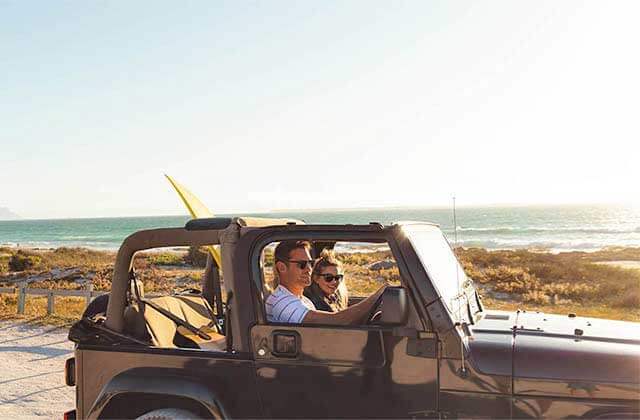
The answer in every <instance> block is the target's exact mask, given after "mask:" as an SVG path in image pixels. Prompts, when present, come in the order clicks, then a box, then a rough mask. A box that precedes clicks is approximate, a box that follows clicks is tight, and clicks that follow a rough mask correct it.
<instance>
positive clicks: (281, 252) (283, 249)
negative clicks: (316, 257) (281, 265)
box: [273, 240, 311, 264]
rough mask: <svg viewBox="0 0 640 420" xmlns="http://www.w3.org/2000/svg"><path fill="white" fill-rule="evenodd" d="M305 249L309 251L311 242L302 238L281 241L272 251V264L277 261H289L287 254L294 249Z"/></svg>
mask: <svg viewBox="0 0 640 420" xmlns="http://www.w3.org/2000/svg"><path fill="white" fill-rule="evenodd" d="M298 248H302V249H306V250H307V251H309V252H311V242H309V241H304V240H301V241H299V240H292V241H282V242H280V243H279V244H278V246H277V247H276V250H275V252H274V253H273V259H274V260H275V261H274V264H275V263H276V262H278V261H283V262H287V261H289V256H290V255H291V251H293V250H294V249H298Z"/></svg>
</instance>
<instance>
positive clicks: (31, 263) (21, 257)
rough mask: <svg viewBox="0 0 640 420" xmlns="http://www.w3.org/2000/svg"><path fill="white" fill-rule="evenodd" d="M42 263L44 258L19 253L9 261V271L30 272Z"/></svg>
mask: <svg viewBox="0 0 640 420" xmlns="http://www.w3.org/2000/svg"><path fill="white" fill-rule="evenodd" d="M41 263H42V258H40V257H39V256H37V255H29V254H25V253H24V252H22V251H18V252H17V253H16V254H13V255H12V256H11V258H10V259H9V270H11V271H24V270H30V269H33V268H35V267H37V266H39V265H40V264H41Z"/></svg>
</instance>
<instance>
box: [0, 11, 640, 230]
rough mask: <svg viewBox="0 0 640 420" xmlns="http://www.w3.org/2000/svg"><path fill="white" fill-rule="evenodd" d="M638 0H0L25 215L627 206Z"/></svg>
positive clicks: (6, 157) (633, 180)
mask: <svg viewBox="0 0 640 420" xmlns="http://www.w3.org/2000/svg"><path fill="white" fill-rule="evenodd" d="M639 12H640V3H638V2H635V1H629V2H622V1H620V2H607V3H605V2H574V1H563V2H557V1H522V2H513V1H490V2H473V1H456V2H449V1H406V2H401V1H396V2H388V1H380V2H378V1H369V0H367V1H322V2H296V1H282V0H277V1H262V2H260V1H228V2H226V1H216V2H207V1H192V2H191V1H190V2H169V1H166V2H163V1H136V2H125V1H109V2H106V1H104V2H97V1H95V2H71V1H66V2H65V1H58V2H35V1H11V0H5V1H2V2H0V69H2V70H1V71H0V75H1V76H2V77H0V118H1V123H0V188H1V191H2V193H1V195H0V207H6V208H9V209H10V210H11V211H13V212H15V213H17V214H19V215H20V216H22V217H24V218H64V217H107V216H136V215H171V214H184V213H185V210H184V209H183V207H182V204H181V202H180V201H179V199H178V197H177V195H176V194H175V192H173V191H172V189H171V186H170V185H169V183H168V182H167V181H166V180H165V178H164V176H163V175H164V174H165V173H166V174H169V175H171V176H173V177H174V178H175V179H176V180H178V181H179V182H181V183H182V184H184V185H185V186H187V187H188V188H189V189H191V190H192V191H193V192H194V193H195V194H196V195H198V196H199V197H200V198H201V199H202V201H203V202H204V203H206V204H207V205H208V206H209V207H210V208H211V209H212V210H213V211H214V213H215V212H220V213H229V212H235V211H240V212H256V211H269V210H274V209H308V208H363V207H382V206H393V207H405V206H406V207H413V206H443V205H447V204H450V202H451V198H452V196H456V202H457V203H458V205H469V206H475V205H500V204H564V203H629V202H631V203H638V202H640V182H639V181H640V176H639V175H640V165H639V163H638V162H639V159H638V156H639V154H638V143H639V141H640V128H639V121H640V120H639V118H638V115H639V112H638V111H639V110H640V106H639V99H638V98H640V77H639V76H638V75H640V54H638V53H637V42H638V40H639V39H640V26H639V25H637V16H639V15H640V13H639Z"/></svg>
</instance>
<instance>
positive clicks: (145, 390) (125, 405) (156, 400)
mask: <svg viewBox="0 0 640 420" xmlns="http://www.w3.org/2000/svg"><path fill="white" fill-rule="evenodd" d="M158 408H182V409H185V410H189V411H192V412H193V413H194V414H196V415H200V416H206V417H207V418H214V419H225V418H228V416H227V415H226V413H225V410H224V408H223V406H222V403H221V401H220V400H219V398H218V394H217V393H216V392H215V390H213V389H211V388H210V387H208V386H207V385H205V384H204V383H202V382H199V381H198V380H195V379H193V378H187V377H184V376H179V375H177V374H176V372H175V371H171V370H164V369H163V370H162V371H161V372H159V371H158V369H149V368H144V369H132V370H129V371H125V372H122V373H120V374H118V375H116V376H114V377H113V379H112V380H111V381H110V382H109V383H108V384H107V385H105V386H104V388H103V389H102V390H101V392H100V394H99V395H98V398H97V399H96V400H95V403H94V404H93V406H92V407H91V409H90V410H89V412H88V413H87V418H88V419H99V418H113V417H117V418H135V417H137V416H139V415H142V414H144V413H146V412H148V411H151V410H155V409H158Z"/></svg>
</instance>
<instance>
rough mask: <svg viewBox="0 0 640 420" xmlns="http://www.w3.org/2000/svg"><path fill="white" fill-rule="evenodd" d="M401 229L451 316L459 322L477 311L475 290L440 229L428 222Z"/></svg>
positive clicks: (467, 318) (466, 319)
mask: <svg viewBox="0 0 640 420" xmlns="http://www.w3.org/2000/svg"><path fill="white" fill-rule="evenodd" d="M402 230H403V231H404V233H405V234H406V235H407V238H409V241H410V242H411V244H412V245H413V249H414V250H415V251H416V254H417V255H418V258H420V261H421V262H422V266H423V267H424V268H425V270H426V272H427V275H428V276H429V278H430V279H431V282H432V283H433V285H434V286H435V287H436V289H437V290H438V293H439V294H440V296H441V297H442V301H443V302H444V304H445V305H446V306H447V309H449V312H450V313H451V316H452V318H453V319H455V320H456V321H461V322H462V321H470V318H472V317H473V314H475V313H476V312H477V311H479V310H480V308H479V307H478V303H477V301H476V294H475V293H476V290H475V287H474V285H473V282H472V281H471V279H470V278H468V277H467V276H466V274H465V273H464V269H463V268H462V267H461V266H460V263H459V262H458V259H457V258H456V256H455V254H454V253H453V250H452V249H451V246H450V245H449V242H448V241H447V239H446V238H445V237H444V234H443V233H442V231H441V230H440V228H438V226H435V225H430V224H407V225H404V226H403V227H402Z"/></svg>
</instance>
